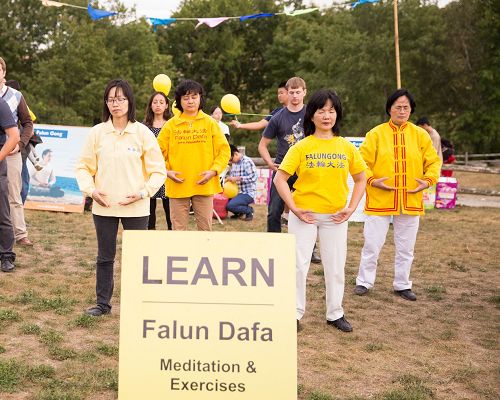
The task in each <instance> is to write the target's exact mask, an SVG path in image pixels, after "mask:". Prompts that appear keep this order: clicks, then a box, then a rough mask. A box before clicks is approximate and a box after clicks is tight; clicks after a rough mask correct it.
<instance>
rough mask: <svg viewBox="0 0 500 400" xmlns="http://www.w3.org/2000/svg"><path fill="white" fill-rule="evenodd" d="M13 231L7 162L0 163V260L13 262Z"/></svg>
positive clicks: (14, 257)
mask: <svg viewBox="0 0 500 400" xmlns="http://www.w3.org/2000/svg"><path fill="white" fill-rule="evenodd" d="M13 247H14V230H13V228H12V223H11V221H10V205H9V188H8V179H7V161H5V160H2V161H0V258H1V259H2V260H9V261H12V262H14V260H15V259H16V254H15V253H14V252H13V251H12V249H13Z"/></svg>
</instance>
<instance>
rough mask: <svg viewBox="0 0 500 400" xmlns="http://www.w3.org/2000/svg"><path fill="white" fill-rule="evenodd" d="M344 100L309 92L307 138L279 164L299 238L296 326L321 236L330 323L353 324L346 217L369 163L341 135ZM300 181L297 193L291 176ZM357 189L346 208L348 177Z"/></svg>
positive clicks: (279, 182) (291, 226)
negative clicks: (347, 307)
mask: <svg viewBox="0 0 500 400" xmlns="http://www.w3.org/2000/svg"><path fill="white" fill-rule="evenodd" d="M341 120H342V104H341V102H340V99H339V97H338V96H337V94H336V93H335V92H333V91H331V90H327V89H322V90H319V91H317V92H316V93H314V94H313V95H312V96H311V99H310V101H309V103H308V104H307V108H306V113H305V116H304V134H305V136H306V137H305V138H304V139H303V140H301V141H300V142H298V143H297V144H295V145H294V146H292V147H291V148H290V149H289V150H288V153H287V154H286V156H285V158H284V160H283V161H282V163H281V165H280V166H279V170H278V172H277V174H276V176H275V178H274V184H275V185H276V189H277V190H278V193H279V194H280V196H281V198H282V199H283V201H284V202H285V204H286V205H287V206H288V207H289V208H290V211H292V214H290V217H289V221H288V231H289V232H290V233H293V234H294V235H295V237H296V243H297V246H296V258H297V261H296V263H297V265H296V273H297V328H298V327H299V320H300V319H301V318H302V317H303V315H304V312H305V306H306V278H307V272H308V270H309V263H310V261H311V254H312V251H313V248H314V244H315V242H316V238H317V237H318V236H319V241H320V252H321V259H322V260H323V268H324V271H325V285H326V322H327V324H328V325H332V326H334V327H336V328H338V329H340V330H341V331H343V332H351V331H352V327H351V325H350V324H349V322H348V321H347V320H346V319H345V318H344V310H343V308H342V299H343V296H344V281H345V276H344V266H345V260H346V255H347V220H348V219H349V217H350V216H351V214H352V213H353V212H354V210H355V209H356V207H357V205H358V203H359V201H360V199H361V197H362V196H363V193H364V190H365V185H366V179H365V173H364V171H365V169H366V164H365V163H364V161H363V159H362V158H361V156H360V154H359V152H358V151H357V149H356V147H355V146H354V145H353V144H352V143H350V142H349V141H348V140H346V139H344V138H343V137H341V136H339V125H340V121H341ZM294 173H295V174H297V176H298V179H297V181H296V182H295V184H294V186H293V187H294V189H295V191H294V192H293V194H292V193H291V192H290V189H289V187H288V184H287V180H288V178H289V177H290V176H292V175H293V174H294ZM349 174H350V175H351V176H352V178H353V180H354V189H353V193H352V196H351V200H350V202H349V205H348V206H347V207H346V203H347V196H348V194H349V188H348V186H347V178H348V175H349Z"/></svg>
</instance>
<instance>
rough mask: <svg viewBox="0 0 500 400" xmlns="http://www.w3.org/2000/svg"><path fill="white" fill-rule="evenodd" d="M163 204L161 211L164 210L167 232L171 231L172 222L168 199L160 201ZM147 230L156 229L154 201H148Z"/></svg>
mask: <svg viewBox="0 0 500 400" xmlns="http://www.w3.org/2000/svg"><path fill="white" fill-rule="evenodd" d="M161 203H162V204H163V209H164V210H165V215H166V217H167V228H168V230H169V231H171V230H172V221H171V220H170V201H169V199H168V198H167V199H161ZM148 229H149V230H154V229H156V199H150V200H149V222H148Z"/></svg>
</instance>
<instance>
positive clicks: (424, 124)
mask: <svg viewBox="0 0 500 400" xmlns="http://www.w3.org/2000/svg"><path fill="white" fill-rule="evenodd" d="M415 125H417V126H419V127H421V128H423V129H425V130H426V131H427V133H428V134H429V136H430V137H431V141H432V146H434V149H435V150H436V153H437V154H438V156H439V158H440V159H441V163H442V162H443V151H442V149H441V136H439V133H438V132H437V131H436V130H435V129H434V128H433V127H432V126H431V123H430V122H429V119H428V118H427V117H422V118H419V119H418V121H417V122H416V123H415Z"/></svg>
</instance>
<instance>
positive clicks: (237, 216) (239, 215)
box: [229, 213, 241, 219]
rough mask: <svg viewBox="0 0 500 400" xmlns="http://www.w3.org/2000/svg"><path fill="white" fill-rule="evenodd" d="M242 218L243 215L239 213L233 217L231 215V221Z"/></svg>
mask: <svg viewBox="0 0 500 400" xmlns="http://www.w3.org/2000/svg"><path fill="white" fill-rule="evenodd" d="M240 217H241V214H238V213H237V214H233V215H231V216H230V217H229V219H238V218H240Z"/></svg>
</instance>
